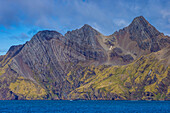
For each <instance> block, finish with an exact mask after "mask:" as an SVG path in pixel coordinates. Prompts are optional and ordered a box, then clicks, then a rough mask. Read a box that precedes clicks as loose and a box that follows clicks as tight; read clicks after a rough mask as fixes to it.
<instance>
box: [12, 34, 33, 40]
mask: <svg viewBox="0 0 170 113" xmlns="http://www.w3.org/2000/svg"><path fill="white" fill-rule="evenodd" d="M9 38H11V39H16V40H18V41H23V40H28V39H30V37H29V36H28V35H27V34H26V33H21V34H19V35H17V36H16V35H14V36H10V37H9Z"/></svg>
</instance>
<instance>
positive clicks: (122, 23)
mask: <svg viewBox="0 0 170 113" xmlns="http://www.w3.org/2000/svg"><path fill="white" fill-rule="evenodd" d="M113 22H114V24H116V25H117V26H119V27H125V26H127V25H128V24H129V23H128V22H126V21H125V20H123V19H115V20H113Z"/></svg>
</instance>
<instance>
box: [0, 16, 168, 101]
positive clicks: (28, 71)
mask: <svg viewBox="0 0 170 113" xmlns="http://www.w3.org/2000/svg"><path fill="white" fill-rule="evenodd" d="M169 43H170V39H169V37H168V36H164V35H163V34H162V33H160V32H158V31H157V30H156V29H155V28H154V27H153V26H152V25H150V24H149V23H148V22H147V21H146V20H145V19H144V18H143V17H137V18H135V19H134V20H133V22H132V23H131V24H130V25H129V26H128V27H126V28H124V29H123V30H120V31H119V32H115V33H114V34H113V35H111V36H103V35H102V34H101V33H99V32H98V31H96V30H95V29H93V28H92V27H91V26H89V25H87V24H85V25H84V26H83V27H81V28H80V29H76V30H73V31H68V32H67V33H66V34H65V35H64V36H63V35H62V34H60V33H58V32H56V31H49V30H45V31H40V32H38V33H37V34H36V35H34V36H33V38H32V39H31V40H30V41H28V42H26V43H25V44H24V45H19V46H12V47H11V48H10V49H9V51H8V52H7V54H6V55H4V56H0V77H1V70H5V73H4V72H3V71H2V72H3V74H2V77H6V79H4V80H5V81H7V82H5V83H4V84H7V85H5V89H4V88H0V91H1V92H2V93H1V94H0V99H1V98H4V99H20V98H24V99H25V98H26V97H23V96H22V95H18V94H15V92H11V90H10V89H9V86H10V83H13V82H16V81H17V77H19V76H22V77H24V78H25V79H26V80H30V81H32V82H33V83H34V84H37V85H38V86H41V87H42V88H44V89H45V91H46V92H47V95H46V97H47V98H51V99H67V98H68V94H69V93H71V92H72V91H73V90H75V89H76V88H78V87H80V86H81V84H82V83H83V82H82V81H81V80H80V78H81V77H82V75H81V72H82V70H84V69H85V68H86V67H88V66H90V65H95V66H98V65H100V64H107V63H108V62H109V64H110V65H124V64H129V63H131V62H133V61H134V60H136V59H137V58H139V57H140V56H141V55H145V54H149V53H151V52H157V51H159V50H161V49H163V48H165V47H167V46H168V45H169ZM70 71H73V72H72V73H71V74H70V73H69V72H70ZM9 75H10V76H9ZM68 75H69V76H68ZM93 75H95V72H93V73H88V74H87V76H86V77H87V78H88V77H89V78H90V77H92V76H93ZM11 76H13V77H14V78H13V79H14V80H13V81H10V82H9V79H8V78H10V77H11ZM110 76H112V75H110ZM71 81H73V83H72V82H71ZM127 87H131V86H130V85H129V84H127ZM98 93H99V97H100V96H101V97H102V95H103V94H102V91H99V92H98ZM5 95H8V96H7V97H5ZM109 95H110V98H111V97H113V94H111V93H109ZM83 96H84V98H86V99H87V98H88V95H83ZM92 98H96V99H97V98H98V97H95V96H93V97H92ZM116 98H119V99H122V97H119V96H118V95H116V94H114V99H116Z"/></svg>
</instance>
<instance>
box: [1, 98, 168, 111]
mask: <svg viewBox="0 0 170 113" xmlns="http://www.w3.org/2000/svg"><path fill="white" fill-rule="evenodd" d="M2 112H4V113H6V112H8V113H43V112H44V113H50V112H51V113H170V101H114V100H113V101H110V100H87V101H85V100H77V101H69V100H0V113H2Z"/></svg>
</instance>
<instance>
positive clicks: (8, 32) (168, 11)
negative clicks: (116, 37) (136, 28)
mask: <svg viewBox="0 0 170 113" xmlns="http://www.w3.org/2000/svg"><path fill="white" fill-rule="evenodd" d="M169 6H170V0H0V55H3V54H5V53H6V52H7V50H8V49H9V47H10V46H12V45H18V44H24V43H25V42H26V41H28V40H30V39H31V37H32V36H33V35H34V34H35V33H37V32H38V31H39V30H45V29H48V30H56V31H58V32H60V33H62V34H65V33H66V32H67V31H70V30H74V29H77V28H80V27H81V26H83V25H84V24H89V25H91V26H92V27H93V28H95V29H97V30H98V31H100V32H101V33H103V34H104V35H110V34H112V33H114V32H115V31H116V30H119V29H121V28H123V27H126V26H128V25H129V24H130V23H131V21H132V20H133V18H135V17H137V16H140V15H142V16H144V17H145V18H146V19H147V20H148V21H149V22H150V23H151V24H152V25H153V26H155V27H156V28H157V29H158V30H159V31H160V32H163V33H164V34H166V35H170V7H169Z"/></svg>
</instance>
